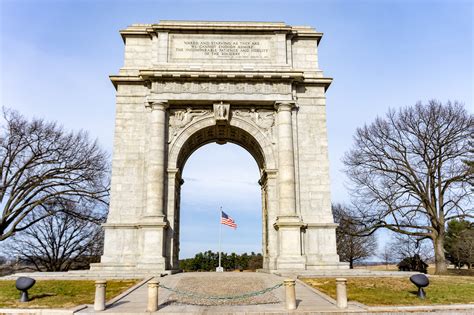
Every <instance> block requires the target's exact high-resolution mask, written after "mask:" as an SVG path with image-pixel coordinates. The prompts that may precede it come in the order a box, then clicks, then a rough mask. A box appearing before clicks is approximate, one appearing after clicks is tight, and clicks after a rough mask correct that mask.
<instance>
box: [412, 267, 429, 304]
mask: <svg viewBox="0 0 474 315" xmlns="http://www.w3.org/2000/svg"><path fill="white" fill-rule="evenodd" d="M410 281H411V283H413V284H414V285H416V286H417V287H418V294H417V296H418V297H419V298H420V299H424V298H425V297H426V293H425V290H423V288H425V287H427V286H428V285H429V284H430V280H429V279H428V277H427V276H425V275H424V274H421V273H420V274H417V275H413V276H411V277H410Z"/></svg>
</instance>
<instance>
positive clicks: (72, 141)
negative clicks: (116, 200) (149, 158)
mask: <svg viewBox="0 0 474 315" xmlns="http://www.w3.org/2000/svg"><path fill="white" fill-rule="evenodd" d="M3 118H4V123H3V124H2V126H1V127H2V131H1V134H0V163H1V168H0V180H1V183H0V204H1V206H2V216H1V220H0V241H2V240H5V239H7V238H8V237H10V236H12V235H14V234H15V233H16V232H18V231H23V230H25V229H27V228H29V227H30V226H32V225H33V224H35V223H37V222H39V221H40V220H42V219H44V218H46V217H48V216H49V215H51V214H53V212H52V211H55V210H58V209H59V211H69V210H70V209H69V208H58V207H51V205H55V204H63V203H65V202H75V203H81V202H87V201H100V202H102V203H106V202H107V196H108V155H107V154H106V153H105V152H104V151H103V150H102V149H100V148H99V146H98V144H97V142H94V141H91V140H90V139H89V137H88V135H87V133H85V132H82V131H81V132H67V131H65V130H64V129H63V128H62V127H60V126H58V125H57V124H56V123H54V122H46V121H44V120H42V119H33V120H31V121H30V120H27V119H26V118H24V117H23V116H21V115H20V114H19V113H18V112H16V111H11V110H5V109H4V111H3ZM72 209H75V208H72ZM73 215H74V214H73ZM82 215H84V214H82ZM26 218H28V220H25V219H26Z"/></svg>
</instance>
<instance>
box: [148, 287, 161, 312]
mask: <svg viewBox="0 0 474 315" xmlns="http://www.w3.org/2000/svg"><path fill="white" fill-rule="evenodd" d="M159 285H160V282H159V281H158V280H156V279H151V280H150V281H148V305H147V307H146V311H147V312H156V311H157V310H158V287H159Z"/></svg>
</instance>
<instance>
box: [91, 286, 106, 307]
mask: <svg viewBox="0 0 474 315" xmlns="http://www.w3.org/2000/svg"><path fill="white" fill-rule="evenodd" d="M106 287H107V281H105V280H97V281H96V282H95V299H94V311H103V310H105V288H106Z"/></svg>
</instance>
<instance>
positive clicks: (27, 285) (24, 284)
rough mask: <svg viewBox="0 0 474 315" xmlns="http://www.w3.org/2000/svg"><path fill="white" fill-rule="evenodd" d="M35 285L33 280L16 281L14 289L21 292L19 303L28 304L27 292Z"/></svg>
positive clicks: (19, 279)
mask: <svg viewBox="0 0 474 315" xmlns="http://www.w3.org/2000/svg"><path fill="white" fill-rule="evenodd" d="M35 283H36V280H35V279H32V278H28V277H20V278H18V279H16V283H15V286H16V288H17V289H18V290H19V291H21V295H20V302H28V301H29V298H28V290H29V289H31V287H32V286H34V285H35Z"/></svg>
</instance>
